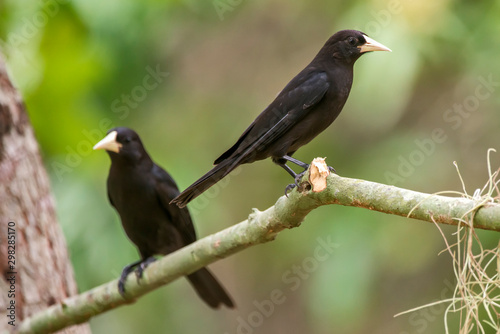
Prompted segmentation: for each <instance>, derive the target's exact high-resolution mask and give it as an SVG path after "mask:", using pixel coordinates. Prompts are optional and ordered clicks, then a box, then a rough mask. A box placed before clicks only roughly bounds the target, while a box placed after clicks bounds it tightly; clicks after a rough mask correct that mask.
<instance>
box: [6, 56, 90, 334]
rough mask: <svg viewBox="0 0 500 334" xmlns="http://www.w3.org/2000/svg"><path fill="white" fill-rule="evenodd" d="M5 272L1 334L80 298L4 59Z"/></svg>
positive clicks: (84, 327) (45, 180)
mask: <svg viewBox="0 0 500 334" xmlns="http://www.w3.org/2000/svg"><path fill="white" fill-rule="evenodd" d="M0 270H1V273H2V277H1V278H0V315H1V316H0V331H1V330H5V329H6V330H9V331H12V332H13V331H15V330H16V328H18V326H19V324H20V322H21V321H22V320H23V319H24V318H26V317H28V316H30V315H32V314H33V313H35V312H37V311H40V310H42V309H44V308H46V307H47V306H50V305H53V304H55V303H57V302H60V301H61V300H62V299H64V298H66V297H69V296H73V295H75V294H77V286H76V283H75V280H74V277H73V268H72V267H71V263H70V261H69V257H68V253H67V249H66V242H65V240H64V236H63V234H62V231H61V229H60V227H59V225H58V223H57V219H56V213H55V207H54V200H53V198H52V195H51V192H50V185H49V178H48V176H47V173H46V171H45V168H44V166H43V163H42V159H41V157H40V152H39V149H38V144H37V142H36V139H35V136H34V133H33V129H32V127H31V125H30V122H29V118H28V115H27V114H26V111H25V107H24V103H23V101H22V99H21V96H20V94H19V93H18V92H17V91H16V89H15V88H14V87H13V85H12V83H11V82H10V80H9V78H8V75H7V71H6V67H5V63H4V61H3V59H2V57H1V55H0ZM6 311H7V314H5V313H6ZM13 325H15V327H14V326H13ZM60 333H90V328H89V326H88V325H87V324H84V325H79V326H73V327H69V328H67V329H65V330H63V331H61V332H60Z"/></svg>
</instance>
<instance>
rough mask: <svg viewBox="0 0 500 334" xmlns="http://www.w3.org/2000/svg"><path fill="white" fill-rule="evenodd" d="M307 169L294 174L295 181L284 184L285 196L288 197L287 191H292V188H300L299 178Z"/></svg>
mask: <svg viewBox="0 0 500 334" xmlns="http://www.w3.org/2000/svg"><path fill="white" fill-rule="evenodd" d="M306 171H307V169H306V170H305V171H303V172H302V173H299V174H296V175H295V183H290V184H289V185H287V186H286V188H285V196H286V197H288V192H289V191H292V190H293V188H295V187H297V188H298V189H300V187H301V185H300V184H299V182H300V180H301V179H302V176H304V174H305V173H306Z"/></svg>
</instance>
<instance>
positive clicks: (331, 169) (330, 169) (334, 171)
mask: <svg viewBox="0 0 500 334" xmlns="http://www.w3.org/2000/svg"><path fill="white" fill-rule="evenodd" d="M327 167H328V170H329V171H330V172H331V173H335V174H337V175H339V174H338V173H337V171H336V170H335V168H333V167H332V166H327Z"/></svg>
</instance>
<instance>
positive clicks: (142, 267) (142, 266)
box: [135, 256, 156, 282]
mask: <svg viewBox="0 0 500 334" xmlns="http://www.w3.org/2000/svg"><path fill="white" fill-rule="evenodd" d="M155 261H156V259H155V258H154V257H152V256H151V257H148V258H147V259H146V260H144V261H142V262H141V263H139V266H138V267H137V270H136V271H135V276H136V277H137V281H138V282H139V279H141V278H142V275H143V273H144V270H146V268H147V267H148V266H149V265H150V264H151V263H153V262H155Z"/></svg>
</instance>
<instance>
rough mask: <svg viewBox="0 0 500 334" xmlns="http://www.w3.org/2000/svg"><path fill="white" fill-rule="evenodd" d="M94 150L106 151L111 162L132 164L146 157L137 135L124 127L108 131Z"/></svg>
mask: <svg viewBox="0 0 500 334" xmlns="http://www.w3.org/2000/svg"><path fill="white" fill-rule="evenodd" d="M94 150H106V151H107V152H108V154H109V156H110V157H111V160H116V159H122V160H126V161H129V162H134V161H140V160H141V159H142V158H143V157H146V156H148V155H147V153H146V150H145V149H144V146H143V145H142V142H141V138H139V135H138V134H137V133H136V132H135V131H134V130H132V129H129V128H125V127H118V128H113V129H111V130H109V131H108V133H107V135H106V137H104V138H103V139H102V140H101V141H100V142H98V143H97V144H96V145H95V146H94Z"/></svg>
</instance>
